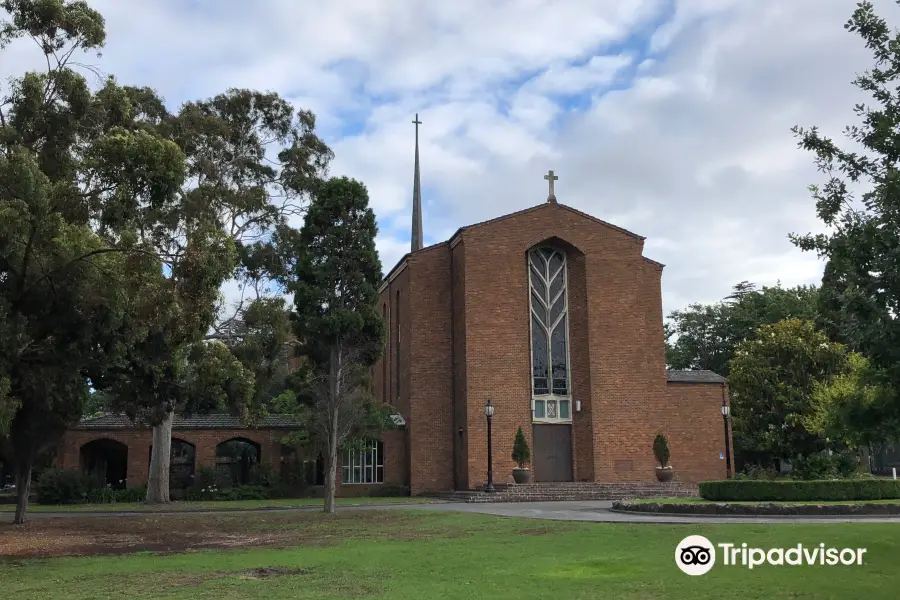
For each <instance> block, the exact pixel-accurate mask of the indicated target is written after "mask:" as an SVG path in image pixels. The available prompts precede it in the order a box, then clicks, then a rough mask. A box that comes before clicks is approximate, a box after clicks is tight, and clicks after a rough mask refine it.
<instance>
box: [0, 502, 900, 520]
mask: <svg viewBox="0 0 900 600" xmlns="http://www.w3.org/2000/svg"><path fill="white" fill-rule="evenodd" d="M611 506H612V502H605V501H578V502H510V503H485V504H479V503H472V504H465V503H459V502H435V503H434V504H396V503H395V504H363V505H356V506H338V510H339V511H346V510H351V511H353V510H371V509H379V510H383V509H388V510H396V509H409V510H425V511H448V510H450V511H458V512H468V513H481V514H488V515H497V516H504V517H525V518H531V519H550V520H556V521H594V522H601V523H669V524H673V523H681V524H700V523H705V524H720V523H730V524H735V523H745V524H754V523H778V524H791V523H853V522H857V523H858V522H861V521H862V522H866V523H900V516H895V517H740V516H732V517H712V516H701V515H697V516H663V515H650V514H637V513H621V512H615V511H612V510H610V508H611ZM292 510H293V511H298V510H303V511H318V510H322V507H321V505H313V506H300V507H274V508H269V509H225V510H222V509H219V510H193V511H185V510H181V511H141V512H138V511H134V512H124V511H122V512H112V511H110V512H75V511H70V512H55V513H51V512H37V511H34V512H30V513H29V515H28V516H29V519H33V520H37V519H48V518H77V517H112V518H115V517H139V516H148V515H172V514H178V515H183V514H202V515H211V514H222V513H229V512H247V513H263V512H273V511H279V512H283V511H292ZM2 520H6V519H5V518H4V513H0V521H2ZM9 520H12V514H10V515H9Z"/></svg>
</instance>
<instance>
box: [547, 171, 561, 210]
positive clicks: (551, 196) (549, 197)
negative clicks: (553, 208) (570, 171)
mask: <svg viewBox="0 0 900 600" xmlns="http://www.w3.org/2000/svg"><path fill="white" fill-rule="evenodd" d="M544 179H546V180H547V181H548V182H550V193H549V194H548V195H547V202H553V203H554V204H555V203H556V194H555V193H553V182H554V181H557V180H558V179H559V177H558V176H556V175H554V174H553V169H551V170H550V171H549V172H548V173H547V174H546V175H544Z"/></svg>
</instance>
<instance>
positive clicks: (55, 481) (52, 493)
mask: <svg viewBox="0 0 900 600" xmlns="http://www.w3.org/2000/svg"><path fill="white" fill-rule="evenodd" d="M89 489H90V485H89V480H88V477H87V476H85V475H84V474H83V473H82V472H81V471H76V470H74V469H45V470H44V472H43V473H41V477H40V479H38V484H37V501H38V503H39V504H78V503H80V502H83V501H84V499H85V496H86V495H87V492H88V490H89Z"/></svg>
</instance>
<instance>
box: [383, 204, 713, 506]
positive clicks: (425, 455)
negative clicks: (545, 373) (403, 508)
mask: <svg viewBox="0 0 900 600" xmlns="http://www.w3.org/2000/svg"><path fill="white" fill-rule="evenodd" d="M544 243H547V244H551V245H556V246H558V247H561V248H562V249H564V250H565V251H566V252H567V256H568V264H569V270H568V274H569V318H570V325H569V347H570V366H571V385H572V399H573V401H580V402H581V411H578V412H575V411H574V402H573V413H572V414H573V435H572V439H573V471H574V479H575V480H576V481H601V482H652V481H654V480H655V474H654V472H655V460H654V458H653V453H652V445H653V438H654V436H655V435H656V433H657V432H658V431H660V430H661V429H663V428H667V429H671V430H673V431H676V430H683V431H684V432H686V433H685V434H684V435H687V432H690V435H693V436H696V437H698V438H703V439H704V440H705V441H704V443H707V444H715V441H714V440H716V439H718V438H716V437H715V436H717V435H718V436H719V438H721V437H722V435H723V434H721V433H719V432H718V429H716V428H715V426H714V425H712V424H710V423H706V422H705V421H702V420H701V421H699V422H694V421H693V420H692V417H691V414H690V411H689V410H688V411H681V410H678V411H675V412H674V413H673V412H672V411H671V396H670V392H669V390H668V388H667V383H666V375H665V343H664V337H663V316H662V294H661V277H662V269H663V267H662V265H660V264H659V263H656V262H654V261H652V260H649V259H647V258H644V257H643V255H642V251H643V238H641V237H640V236H636V235H634V234H631V233H629V232H627V231H624V230H622V229H620V228H618V227H615V226H613V225H610V224H607V223H604V222H602V221H599V220H597V219H594V218H593V217H590V216H588V215H584V214H582V213H579V212H578V211H574V210H571V209H568V208H566V207H562V206H558V205H552V204H543V205H540V206H537V207H534V208H533V209H529V210H527V211H522V212H520V213H516V214H514V215H510V216H507V217H504V218H500V219H496V220H494V221H489V222H486V223H482V224H478V225H474V226H470V227H468V228H465V229H463V230H462V231H461V232H460V233H459V234H458V236H455V237H454V238H453V239H451V240H450V241H449V242H448V243H447V244H438V245H436V246H434V247H431V248H427V249H425V250H422V251H419V252H415V253H412V254H411V255H409V256H408V257H407V258H406V259H405V263H401V264H402V265H405V266H403V267H402V268H400V270H398V271H395V274H396V275H395V276H393V277H392V278H391V279H390V281H389V283H388V284H387V285H386V286H385V288H384V289H383V291H382V295H381V300H382V306H383V307H386V308H387V310H386V312H387V314H388V318H389V320H390V323H389V331H390V336H389V340H390V341H389V342H388V349H387V352H386V354H385V358H384V359H383V361H384V362H383V363H379V364H378V365H376V367H375V378H376V394H380V395H381V396H383V395H384V391H383V390H384V389H385V388H387V389H388V390H389V392H390V400H391V401H392V402H393V403H394V404H395V405H396V406H397V407H398V408H399V409H400V410H401V412H402V413H403V414H404V416H405V417H406V418H407V420H408V421H409V423H410V437H409V438H408V442H409V444H411V446H410V448H409V449H408V453H407V456H408V457H409V460H410V465H409V472H410V473H411V475H410V481H411V487H412V490H413V493H414V494H417V493H423V492H434V491H442V490H446V489H448V488H449V487H455V488H456V489H474V488H477V487H480V486H481V485H483V484H484V483H485V482H486V480H487V443H486V437H487V431H486V430H487V426H486V419H485V416H484V403H485V401H486V400H487V399H488V398H491V400H492V401H493V403H494V405H495V407H496V412H495V415H494V420H493V434H494V435H493V440H494V441H493V456H494V462H493V467H494V481H495V483H499V484H503V483H509V482H511V481H512V469H513V467H514V466H515V464H514V463H513V461H512V458H511V453H512V443H513V439H514V436H515V431H516V429H517V428H518V427H520V426H521V427H522V429H523V431H524V432H525V434H526V437H527V438H528V441H529V443H531V442H532V439H531V438H532V418H531V361H530V328H529V302H528V298H529V290H528V277H527V267H526V265H527V263H526V259H527V252H528V250H529V249H531V248H533V247H534V246H536V245H539V244H544ZM398 292H399V293H400V296H399V301H398V296H397V293H398ZM398 311H399V312H398ZM411 311H412V312H411ZM398 314H399V316H400V340H401V346H400V360H399V369H397V368H396V363H397V354H396V348H395V347H394V344H396V343H397V335H396V332H397V327H396V325H397V320H396V319H397V318H398ZM448 315H450V317H448ZM398 371H399V377H398V375H397V372H398ZM385 375H386V376H387V377H388V379H389V381H388V383H387V385H385V382H384V377H385ZM379 378H380V379H379ZM398 386H399V390H398ZM379 390H381V391H379ZM696 391H697V393H698V394H700V396H699V399H697V398H693V396H691V398H689V399H687V400H685V401H684V402H683V403H682V404H685V405H688V404H691V405H692V404H694V403H701V404H702V403H703V402H704V400H703V399H702V398H703V396H704V394H705V393H706V391H705V388H698V390H696ZM683 393H684V394H688V395H690V394H693V393H694V390H693V388H691V389H690V390H687V389H686V390H685V391H684V392H683ZM719 402H720V403H721V400H720V401H719ZM717 414H718V413H717ZM460 431H461V433H460ZM679 435H680V434H679ZM679 439H680V438H679ZM678 443H679V448H681V447H682V446H683V445H684V442H682V441H679V442H678ZM532 445H533V444H532ZM673 454H674V451H673ZM682 456H683V460H682V464H683V465H684V468H685V474H686V476H690V477H693V476H694V475H693V474H697V475H698V476H699V474H701V473H704V472H706V471H707V470H708V469H709V466H708V465H706V464H705V463H702V464H701V463H698V464H696V465H694V464H693V463H692V462H691V461H692V460H693V459H692V458H690V457H689V455H688V454H687V453H684V452H682ZM716 457H718V454H717V453H716ZM684 461H687V463H685V462H684Z"/></svg>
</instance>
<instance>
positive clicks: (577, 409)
mask: <svg viewBox="0 0 900 600" xmlns="http://www.w3.org/2000/svg"><path fill="white" fill-rule="evenodd" d="M575 412H581V400H576V401H575Z"/></svg>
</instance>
